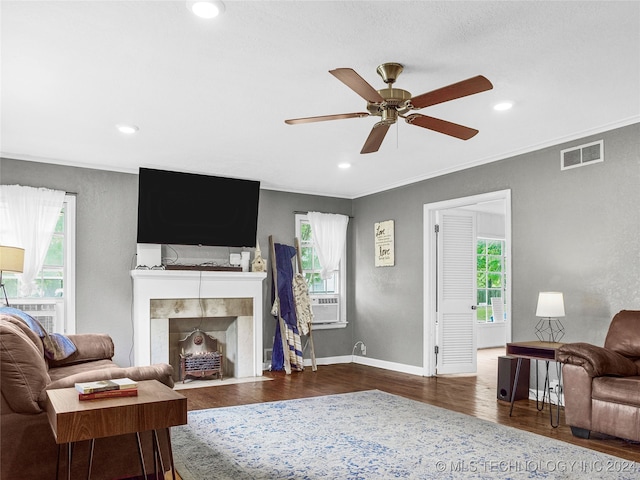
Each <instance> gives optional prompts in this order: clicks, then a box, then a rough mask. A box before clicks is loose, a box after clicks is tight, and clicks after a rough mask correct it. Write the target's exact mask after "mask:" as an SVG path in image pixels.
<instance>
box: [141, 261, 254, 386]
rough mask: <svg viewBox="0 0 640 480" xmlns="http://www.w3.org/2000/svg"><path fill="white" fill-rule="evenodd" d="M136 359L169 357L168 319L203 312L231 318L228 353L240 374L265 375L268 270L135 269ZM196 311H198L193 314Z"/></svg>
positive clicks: (148, 360)
mask: <svg viewBox="0 0 640 480" xmlns="http://www.w3.org/2000/svg"><path fill="white" fill-rule="evenodd" d="M131 277H132V279H133V330H134V340H133V344H134V363H135V365H136V366H140V365H151V364H152V363H157V362H163V363H170V361H169V340H168V337H169V319H171V320H172V321H176V320H179V319H180V318H188V319H193V318H194V317H198V316H202V317H204V318H208V319H215V318H220V319H221V321H222V320H223V319H224V321H227V322H228V319H229V317H235V318H236V319H235V321H234V322H233V324H234V326H233V328H232V329H231V331H232V334H231V335H230V336H229V337H228V341H229V342H230V344H229V345H227V352H226V354H227V356H231V358H229V361H230V362H232V363H233V365H234V372H233V375H234V376H235V377H236V378H243V377H256V376H260V375H262V281H263V280H264V279H265V278H266V273H264V272H258V273H256V272H215V271H194V270H132V271H131ZM194 314H195V315H194Z"/></svg>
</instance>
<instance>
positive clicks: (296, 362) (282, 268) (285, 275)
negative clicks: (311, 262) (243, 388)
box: [271, 243, 304, 371]
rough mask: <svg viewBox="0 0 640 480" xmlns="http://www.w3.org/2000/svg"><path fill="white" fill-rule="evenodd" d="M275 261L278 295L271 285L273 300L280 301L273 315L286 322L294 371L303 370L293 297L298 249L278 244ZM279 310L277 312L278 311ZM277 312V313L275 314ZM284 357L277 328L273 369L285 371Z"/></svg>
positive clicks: (275, 306) (272, 362) (272, 360)
mask: <svg viewBox="0 0 640 480" xmlns="http://www.w3.org/2000/svg"><path fill="white" fill-rule="evenodd" d="M274 248H275V257H276V258H275V259H274V260H272V261H275V262H276V268H277V273H278V295H277V296H276V295H275V290H274V284H273V283H274V282H272V283H271V294H272V295H271V298H272V300H275V299H276V298H277V299H278V302H277V305H274V310H273V311H272V313H273V314H274V316H275V317H276V318H278V317H277V315H278V311H279V313H280V316H281V317H282V319H283V320H284V324H285V330H286V343H287V346H288V347H289V351H288V352H286V354H287V355H288V356H289V361H290V363H291V369H292V370H303V369H304V359H303V357H302V342H301V340H300V332H299V331H298V319H297V317H296V306H295V301H294V297H293V274H294V272H293V265H292V263H291V259H292V258H293V257H295V256H296V249H295V248H294V247H291V246H289V245H282V244H280V243H276V244H275V245H274ZM276 309H277V310H276ZM274 311H275V313H274ZM284 355H285V352H283V348H282V336H281V333H280V328H279V326H278V327H276V334H275V337H274V340H273V351H272V355H271V369H272V370H276V371H280V370H284Z"/></svg>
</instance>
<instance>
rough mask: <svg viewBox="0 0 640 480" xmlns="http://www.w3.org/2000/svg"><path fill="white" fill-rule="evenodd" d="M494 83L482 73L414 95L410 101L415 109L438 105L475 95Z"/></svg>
mask: <svg viewBox="0 0 640 480" xmlns="http://www.w3.org/2000/svg"><path fill="white" fill-rule="evenodd" d="M492 88H493V85H492V84H491V82H490V81H489V80H487V79H486V78H485V77H483V76H482V75H478V76H476V77H472V78H468V79H466V80H462V81H461V82H458V83H453V84H451V85H447V86H446V87H442V88H439V89H437V90H432V91H431V92H427V93H423V94H422V95H418V96H416V97H413V98H412V99H411V100H410V102H411V105H412V106H413V109H420V108H424V107H428V106H431V105H436V104H438V103H442V102H448V101H449V100H455V99H456V98H462V97H466V96H467V95H473V94H475V93H480V92H484V91H486V90H491V89H492Z"/></svg>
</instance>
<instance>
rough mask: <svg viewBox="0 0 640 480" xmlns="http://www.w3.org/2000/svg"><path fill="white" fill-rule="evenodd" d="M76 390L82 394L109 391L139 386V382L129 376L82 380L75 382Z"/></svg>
mask: <svg viewBox="0 0 640 480" xmlns="http://www.w3.org/2000/svg"><path fill="white" fill-rule="evenodd" d="M75 387H76V390H77V391H78V392H79V393H81V394H88V393H98V392H108V391H111V390H128V389H134V388H137V387H138V384H137V383H136V382H134V381H133V380H131V379H129V378H114V379H111V380H97V381H94V382H80V383H76V384H75Z"/></svg>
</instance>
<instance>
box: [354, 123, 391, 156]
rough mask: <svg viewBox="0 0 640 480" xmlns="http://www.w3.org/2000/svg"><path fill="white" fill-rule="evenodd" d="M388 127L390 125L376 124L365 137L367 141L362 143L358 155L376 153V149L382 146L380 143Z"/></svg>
mask: <svg viewBox="0 0 640 480" xmlns="http://www.w3.org/2000/svg"><path fill="white" fill-rule="evenodd" d="M390 126H391V124H390V123H386V122H378V123H376V124H375V125H374V126H373V128H372V129H371V133H369V136H368V137H367V141H366V142H364V145H363V147H362V150H360V153H373V152H377V151H378V149H379V148H380V145H382V141H383V140H384V137H385V135H386V134H387V131H388V130H389V127H390Z"/></svg>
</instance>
